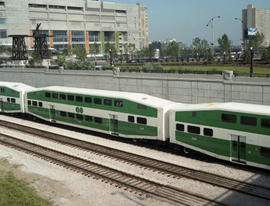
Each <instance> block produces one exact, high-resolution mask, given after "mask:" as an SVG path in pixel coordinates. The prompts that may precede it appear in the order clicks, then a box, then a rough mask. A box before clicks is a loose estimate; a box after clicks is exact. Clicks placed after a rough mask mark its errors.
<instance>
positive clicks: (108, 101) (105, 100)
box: [103, 99, 112, 106]
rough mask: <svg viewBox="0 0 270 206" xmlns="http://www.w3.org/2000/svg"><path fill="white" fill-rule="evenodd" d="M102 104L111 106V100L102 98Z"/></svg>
mask: <svg viewBox="0 0 270 206" xmlns="http://www.w3.org/2000/svg"><path fill="white" fill-rule="evenodd" d="M103 104H104V105H107V106H112V100H110V99H104V101H103Z"/></svg>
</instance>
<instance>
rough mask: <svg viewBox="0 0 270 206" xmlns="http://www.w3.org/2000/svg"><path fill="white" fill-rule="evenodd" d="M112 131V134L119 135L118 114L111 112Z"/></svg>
mask: <svg viewBox="0 0 270 206" xmlns="http://www.w3.org/2000/svg"><path fill="white" fill-rule="evenodd" d="M110 132H111V134H112V135H115V136H118V135H119V133H118V117H117V115H114V114H110Z"/></svg>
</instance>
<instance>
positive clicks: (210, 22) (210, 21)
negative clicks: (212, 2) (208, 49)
mask: <svg viewBox="0 0 270 206" xmlns="http://www.w3.org/2000/svg"><path fill="white" fill-rule="evenodd" d="M216 18H218V19H219V18H220V16H214V17H212V18H211V19H210V20H209V22H208V23H207V24H206V26H207V27H208V26H209V24H211V31H212V42H211V46H212V54H214V41H215V34H214V19H216Z"/></svg>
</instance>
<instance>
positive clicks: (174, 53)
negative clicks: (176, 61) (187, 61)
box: [166, 41, 179, 58]
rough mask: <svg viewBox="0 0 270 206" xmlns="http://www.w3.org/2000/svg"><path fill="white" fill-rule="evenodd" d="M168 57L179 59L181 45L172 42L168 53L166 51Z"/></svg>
mask: <svg viewBox="0 0 270 206" xmlns="http://www.w3.org/2000/svg"><path fill="white" fill-rule="evenodd" d="M166 54H167V56H170V57H175V58H176V57H178V54H179V44H178V43H176V42H175V41H173V42H170V43H169V45H168V47H167V51H166Z"/></svg>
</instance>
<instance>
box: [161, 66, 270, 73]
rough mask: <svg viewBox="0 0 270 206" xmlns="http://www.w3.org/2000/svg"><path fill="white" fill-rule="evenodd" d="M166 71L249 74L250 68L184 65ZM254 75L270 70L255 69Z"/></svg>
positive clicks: (269, 71) (269, 70) (269, 69)
mask: <svg viewBox="0 0 270 206" xmlns="http://www.w3.org/2000/svg"><path fill="white" fill-rule="evenodd" d="M164 69H165V70H179V69H181V70H196V71H198V70H200V71H214V70H216V71H224V70H230V71H234V72H239V73H249V66H209V65H207V66H201V65H198V66H196V65H190V66H189V65H184V66H164ZM253 72H254V73H261V74H269V73H270V68H264V67H257V66H254V67H253Z"/></svg>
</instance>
